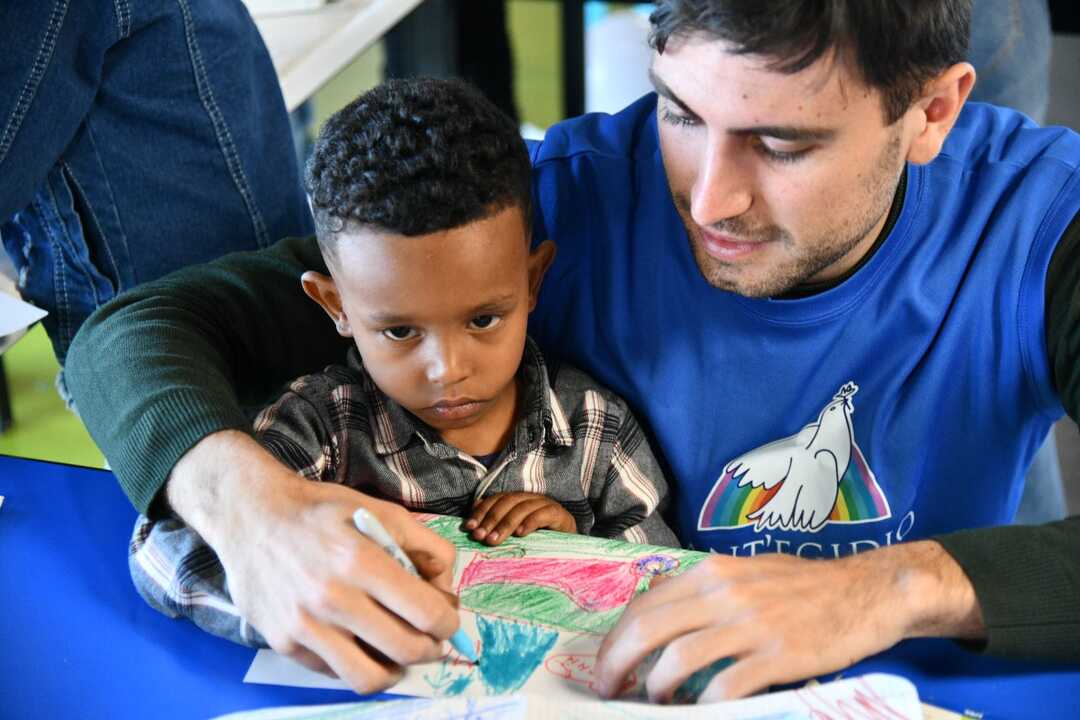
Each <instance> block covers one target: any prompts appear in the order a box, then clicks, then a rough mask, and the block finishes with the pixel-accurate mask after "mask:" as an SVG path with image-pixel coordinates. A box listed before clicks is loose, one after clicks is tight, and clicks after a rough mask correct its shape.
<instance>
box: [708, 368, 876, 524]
mask: <svg viewBox="0 0 1080 720" xmlns="http://www.w3.org/2000/svg"><path fill="white" fill-rule="evenodd" d="M856 392H858V386H857V385H855V384H854V383H851V382H849V383H846V384H845V385H844V386H843V387H842V388H841V389H840V391H839V392H838V393H837V394H836V395H834V396H833V399H832V400H831V401H830V402H829V403H828V404H827V405H826V406H825V407H824V408H823V409H822V411H821V413H820V414H819V416H818V419H817V421H816V422H813V423H810V424H808V425H806V426H805V427H803V429H802V430H800V431H799V432H798V433H796V434H795V435H792V436H790V437H787V438H783V439H781V440H777V441H775V442H772V443H768V444H767V445H763V446H761V447H758V448H755V449H754V450H751V451H750V452H748V453H746V454H744V455H742V456H740V457H738V458H736V459H735V460H732V461H731V462H729V463H728V464H727V465H726V466H725V468H724V472H723V474H722V475H721V476H720V478H719V479H718V480H717V481H716V483H715V484H714V485H713V488H712V490H711V491H710V492H709V495H708V497H707V498H706V499H705V503H704V504H703V505H702V507H701V513H700V515H699V517H698V530H730V529H736V528H742V527H747V526H754V527H755V529H756V530H758V531H760V530H762V529H763V528H779V529H784V530H802V531H809V532H817V531H818V530H820V529H821V528H822V527H824V526H825V525H826V524H828V523H841V524H856V523H866V522H876V521H879V520H884V519H886V518H889V517H891V516H892V511H891V510H890V509H889V501H888V499H887V498H886V497H885V493H884V492H882V490H881V486H880V485H879V484H878V481H877V477H875V475H874V472H873V470H871V469H870V465H869V463H867V461H866V457H865V456H864V455H863V452H862V449H861V448H859V446H858V444H857V443H856V442H855V437H854V429H853V425H852V420H851V416H852V414H853V413H854V403H853V401H852V397H853V396H854V395H855V393H856ZM822 459H824V460H822ZM843 461H847V462H846V465H844V466H843V467H840V466H839V465H840V463H841V462H843ZM830 462H831V463H832V464H831V465H830ZM808 499H809V500H808ZM800 503H801V504H800ZM830 503H831V505H830ZM815 504H816V507H815Z"/></svg>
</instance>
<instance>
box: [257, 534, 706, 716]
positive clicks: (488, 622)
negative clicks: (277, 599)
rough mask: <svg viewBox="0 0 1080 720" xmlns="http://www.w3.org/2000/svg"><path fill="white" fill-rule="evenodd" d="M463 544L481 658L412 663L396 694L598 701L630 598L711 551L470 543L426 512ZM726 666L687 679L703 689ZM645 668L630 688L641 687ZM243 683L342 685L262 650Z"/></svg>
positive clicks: (570, 538) (691, 689)
mask: <svg viewBox="0 0 1080 720" xmlns="http://www.w3.org/2000/svg"><path fill="white" fill-rule="evenodd" d="M420 517H421V518H422V519H423V520H424V521H425V522H426V523H427V525H428V526H429V527H431V528H432V529H433V530H435V531H436V532H437V533H439V534H440V535H442V536H443V537H445V538H446V539H448V540H450V542H452V543H453V544H454V545H455V546H456V548H457V551H458V554H457V562H456V566H455V573H454V590H455V591H456V592H457V594H458V596H459V598H460V599H461V608H462V610H461V620H462V627H463V628H464V629H465V632H466V633H467V634H468V635H469V637H470V638H472V640H473V644H474V647H475V648H476V652H477V654H478V655H479V657H480V661H479V662H478V663H477V664H476V665H473V664H472V663H469V662H467V661H466V660H464V659H463V658H462V657H461V656H459V655H458V654H457V653H456V652H454V651H453V650H452V649H451V650H449V651H448V653H447V654H446V655H445V656H444V657H443V658H442V660H440V661H438V662H434V663H428V664H425V665H416V666H412V667H410V668H408V669H407V670H406V672H405V676H404V678H403V679H402V680H401V682H399V683H398V684H396V685H395V686H394V687H393V688H391V689H390V692H395V693H401V694H404V695H416V696H420V697H456V696H465V697H490V696H497V695H503V694H507V693H517V692H525V693H530V694H542V695H543V696H544V697H546V698H566V699H573V698H579V699H580V698H593V697H595V693H594V692H593V685H592V683H593V664H594V662H595V660H596V653H597V650H598V649H599V647H600V642H601V640H602V639H603V636H604V634H606V633H607V631H608V630H610V629H611V628H612V627H613V626H614V625H615V622H616V621H617V620H618V618H619V615H621V614H622V611H623V609H624V608H625V607H626V604H627V603H628V602H630V600H631V599H632V598H633V597H634V596H636V595H637V594H639V593H641V592H644V591H645V589H646V588H647V587H648V586H649V583H650V582H651V581H652V579H653V578H655V577H660V576H672V575H677V574H679V573H681V572H684V571H686V570H687V569H688V568H690V567H693V566H694V565H696V564H697V563H699V562H701V560H702V559H703V558H705V557H706V554H705V553H700V552H694V551H690V550H682V549H679V548H668V547H659V546H650V545H632V544H629V543H625V542H622V541H619V540H608V539H604V538H594V537H588V536H585V535H574V534H568V533H556V532H550V531H543V530H541V531H538V532H535V533H533V534H531V535H529V536H527V537H524V538H514V537H512V538H509V539H507V540H506V542H504V543H503V544H502V545H499V546H497V547H488V546H487V545H482V544H480V543H477V542H473V541H472V540H470V539H469V537H468V536H467V535H466V534H465V533H463V532H462V531H461V530H460V529H459V527H460V525H461V519H460V518H452V517H444V516H437V515H422V516H420ZM720 667H722V664H720V665H718V666H716V667H712V668H708V669H707V672H704V673H699V674H698V675H695V676H694V677H693V678H691V680H690V681H688V682H687V684H686V685H684V692H685V693H687V694H690V695H695V696H696V693H698V692H700V691H701V690H702V689H703V688H704V686H705V685H706V684H707V683H708V681H709V679H711V678H712V676H713V674H715V672H717V671H718V670H719V668H720ZM642 674H643V673H641V672H639V673H637V674H635V675H634V676H633V677H631V678H630V679H629V682H628V686H627V691H628V692H631V694H633V693H634V692H639V693H641V692H643V687H642V681H641V680H640V679H639V675H642ZM244 681H245V682H251V683H262V684H274V685H297V686H302V687H324V688H345V687H346V686H345V685H344V683H342V682H341V681H339V680H336V679H332V678H328V677H326V676H324V675H320V674H319V673H315V672H312V671H309V670H307V669H306V668H304V667H303V666H302V665H300V664H299V663H295V662H292V661H290V660H289V659H288V658H285V657H282V656H279V655H277V653H274V652H273V651H270V650H260V651H259V652H258V653H257V654H256V656H255V660H254V661H253V662H252V664H251V667H250V668H249V669H248V672H247V675H246V676H245V677H244Z"/></svg>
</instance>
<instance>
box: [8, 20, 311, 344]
mask: <svg viewBox="0 0 1080 720" xmlns="http://www.w3.org/2000/svg"><path fill="white" fill-rule="evenodd" d="M0 47H3V48H4V51H3V56H2V57H0V222H2V223H3V224H2V225H0V238H2V240H3V245H4V248H5V250H6V251H7V253H8V255H9V256H10V257H11V260H12V262H13V263H14V265H15V269H16V271H17V273H18V287H19V291H20V293H22V295H23V297H24V298H26V299H27V300H28V301H30V302H32V303H34V304H35V305H37V306H39V307H41V308H44V309H45V310H48V312H49V315H48V317H47V318H46V319H45V320H44V324H45V329H46V331H47V332H48V334H49V337H50V339H51V340H52V344H53V348H54V350H55V352H56V356H57V358H58V359H59V360H60V362H61V364H62V363H63V361H64V358H65V356H66V354H67V350H68V346H69V345H70V343H71V340H72V338H73V337H74V336H75V333H76V331H77V330H78V329H79V326H80V325H81V324H82V322H83V320H85V319H86V317H87V316H88V315H89V314H90V313H91V312H93V310H94V309H95V308H96V307H98V306H100V305H102V304H103V303H105V302H107V301H108V300H110V299H112V298H113V297H114V296H116V295H118V294H119V293H122V292H123V291H125V290H127V289H129V288H131V287H133V286H134V285H136V284H138V283H141V282H145V281H147V280H152V279H154V278H157V277H159V276H161V275H164V274H166V273H168V272H170V271H172V270H175V269H177V268H180V267H183V266H185V265H191V264H193V263H200V262H204V261H207V260H210V259H213V258H215V257H217V256H219V255H222V254H225V253H228V252H232V251H236V250H254V249H257V248H262V247H266V246H268V245H270V244H272V243H273V242H275V241H277V240H278V239H280V238H281V237H284V236H288V235H299V234H308V233H310V232H311V231H312V223H311V217H310V211H309V209H308V205H307V200H306V197H305V195H304V192H303V188H302V186H301V182H300V177H299V172H298V169H297V163H296V158H295V155H294V153H293V145H292V141H291V134H290V129H289V121H288V116H287V114H286V111H285V105H284V102H283V100H282V96H281V91H280V89H279V86H278V81H277V77H276V75H275V73H274V69H273V66H272V65H271V62H270V57H269V55H268V53H267V51H266V48H265V46H264V45H263V42H262V39H261V37H260V36H259V34H258V31H257V29H256V27H255V25H254V23H253V22H252V20H251V18H250V16H249V15H248V12H247V9H246V8H245V6H244V4H243V3H242V2H241V0H83V1H81V2H75V1H73V0H7V1H5V2H3V3H0Z"/></svg>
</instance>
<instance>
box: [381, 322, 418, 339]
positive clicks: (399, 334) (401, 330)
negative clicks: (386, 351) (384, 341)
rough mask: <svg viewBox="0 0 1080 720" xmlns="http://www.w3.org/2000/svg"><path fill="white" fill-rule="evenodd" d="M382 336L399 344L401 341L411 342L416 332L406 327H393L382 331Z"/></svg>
mask: <svg viewBox="0 0 1080 720" xmlns="http://www.w3.org/2000/svg"><path fill="white" fill-rule="evenodd" d="M382 334H383V335H384V336H385V337H387V338H389V339H390V340H396V341H398V342H400V341H402V340H411V339H412V338H413V336H414V335H416V330H415V329H413V328H411V327H409V326H408V325H395V326H394V327H389V328H386V329H385V330H383V331H382Z"/></svg>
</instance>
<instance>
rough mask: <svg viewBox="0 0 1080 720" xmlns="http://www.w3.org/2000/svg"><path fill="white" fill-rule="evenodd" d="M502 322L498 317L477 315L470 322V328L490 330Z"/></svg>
mask: <svg viewBox="0 0 1080 720" xmlns="http://www.w3.org/2000/svg"><path fill="white" fill-rule="evenodd" d="M500 322H502V318H500V317H499V316H498V315H477V316H476V317H474V318H473V319H472V320H471V321H470V322H469V327H471V328H473V329H474V330H490V329H491V328H493V327H495V326H496V325H498V324H499V323H500Z"/></svg>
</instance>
